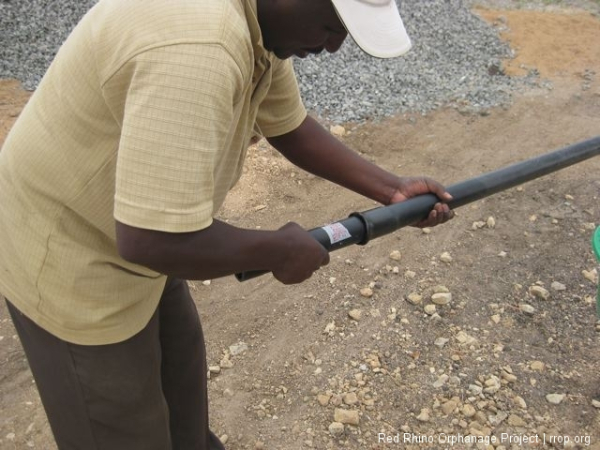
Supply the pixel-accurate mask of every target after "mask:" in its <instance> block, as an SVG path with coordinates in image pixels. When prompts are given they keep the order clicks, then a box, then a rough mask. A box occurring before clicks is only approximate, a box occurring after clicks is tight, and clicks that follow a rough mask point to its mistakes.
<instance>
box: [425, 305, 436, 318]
mask: <svg viewBox="0 0 600 450" xmlns="http://www.w3.org/2000/svg"><path fill="white" fill-rule="evenodd" d="M423 310H424V311H425V314H427V315H430V316H431V315H433V314H435V305H425V308H423Z"/></svg>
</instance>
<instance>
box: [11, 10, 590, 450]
mask: <svg viewBox="0 0 600 450" xmlns="http://www.w3.org/2000/svg"><path fill="white" fill-rule="evenodd" d="M477 14H480V15H481V16H482V17H484V18H485V19H486V20H488V21H489V22H490V23H493V24H494V25H495V26H497V27H498V29H499V32H500V33H501V35H502V36H503V38H505V39H506V40H507V41H508V42H510V44H511V46H512V48H513V49H514V50H515V51H516V57H515V59H514V60H511V61H507V62H506V65H505V71H506V72H507V73H509V74H511V75H513V76H521V75H523V74H524V73H526V72H527V71H529V70H532V69H537V70H538V71H539V73H540V87H539V88H536V89H531V90H529V91H527V92H523V93H521V94H519V95H516V96H515V98H514V102H513V104H512V105H511V106H510V107H506V108H497V109H492V110H489V111H485V112H482V113H481V114H466V113H464V112H463V113H461V112H459V111H457V110H454V109H444V110H438V111H436V112H433V113H431V114H429V115H426V116H420V115H399V116H397V117H393V118H390V119H389V120H385V121H383V122H381V123H377V124H363V125H360V126H358V125H353V124H342V125H344V127H345V130H346V134H345V135H344V136H342V139H343V140H345V141H346V142H347V143H348V144H349V145H351V146H352V147H353V148H355V149H356V150H357V151H359V152H360V153H362V154H363V155H364V156H365V157H367V158H369V159H371V160H373V161H375V162H377V163H378V164H380V165H382V166H384V167H386V168H387V169H389V170H393V171H395V172H396V173H399V174H403V175H428V176H431V177H434V178H436V179H438V180H440V181H441V182H443V183H446V184H453V183H455V182H459V181H462V180H465V179H468V178H471V177H474V176H477V175H479V174H481V173H484V172H487V171H490V170H494V169H496V168H500V167H503V166H506V165H509V164H512V163H515V162H518V161H521V160H524V159H527V158H531V157H534V156H536V155H539V154H543V153H546V152H549V151H551V150H554V149H557V148H560V147H564V146H566V145H569V144H572V143H575V142H578V141H581V140H585V139H588V138H591V137H594V136H596V135H598V134H600V126H599V124H600V45H599V43H600V20H599V18H598V17H597V16H594V15H592V14H590V13H589V12H586V11H583V10H580V9H572V8H571V9H569V10H561V9H560V8H552V10H551V11H539V10H537V11H533V10H502V11H496V10H489V9H478V10H477ZM547 82H549V83H547ZM27 98H28V93H26V92H24V91H22V90H21V89H20V88H19V85H18V83H17V82H13V81H1V82H0V133H2V136H0V142H1V141H2V139H3V136H4V133H6V131H7V130H8V129H9V128H10V125H11V124H12V122H13V121H14V119H15V118H16V117H17V116H18V114H19V112H20V110H21V108H22V105H23V103H24V102H25V101H26V99H27ZM599 170H600V158H594V159H591V160H588V161H587V162H583V163H580V164H578V165H576V166H573V167H571V168H568V169H564V170H561V171H559V172H556V173H555V174H551V175H547V176H545V177H543V178H540V179H537V180H534V181H531V182H529V183H526V184H524V185H522V186H520V187H518V188H513V189H511V190H508V191H505V192H502V193H500V194H496V195H494V196H491V197H488V198H486V199H483V200H480V201H478V202H475V203H472V204H470V205H467V206H464V207H462V208H460V209H458V210H457V211H456V212H457V217H456V218H455V219H454V220H453V221H452V222H451V223H448V224H446V225H444V226H441V227H436V228H434V229H431V230H419V229H415V228H406V229H403V230H400V231H398V232H397V233H395V234H394V235H390V236H386V237H384V238H380V239H378V240H375V241H372V242H371V243H370V244H369V245H368V246H365V247H358V246H356V247H352V248H347V249H344V250H340V251H339V252H336V253H333V254H332V260H331V264H330V265H329V266H328V267H327V268H323V269H322V270H320V271H319V272H318V273H317V274H316V275H315V276H314V277H313V278H312V279H310V280H309V281H307V282H306V283H303V284H302V285H298V286H292V287H286V286H282V285H280V284H278V283H277V282H276V281H275V280H274V279H273V278H272V277H270V276H265V277H261V278H258V279H255V280H251V281H248V282H245V283H238V282H237V281H236V280H235V279H233V277H232V278H227V279H219V280H212V281H210V282H208V281H207V282H194V283H191V286H192V290H193V293H194V296H195V299H196V300H197V305H198V310H199V313H200V315H201V318H202V321H203V326H204V332H205V335H206V340H207V345H208V355H209V365H210V366H212V367H211V372H212V373H211V380H210V382H209V383H210V401H211V411H212V418H211V421H212V427H213V429H214V430H215V432H216V433H217V434H218V435H219V436H222V438H223V440H224V441H225V442H226V443H227V445H226V446H227V448H228V449H231V450H238V449H282V450H283V449H286V450H294V449H312V448H314V449H338V448H351V449H384V448H403V449H404V448H406V449H412V448H414V449H417V448H419V449H424V448H427V449H444V448H453V449H463V448H480V449H491V448H497V449H500V450H502V449H517V448H591V449H596V450H598V449H600V409H599V408H600V385H599V383H598V378H599V375H598V369H599V367H600V351H599V350H598V345H599V344H600V327H599V326H598V325H597V317H596V313H595V296H596V284H597V282H598V280H597V279H598V274H597V262H596V261H595V259H594V256H593V253H592V251H591V246H590V238H591V235H592V233H593V230H594V229H595V228H596V226H598V225H599V224H600V203H599V196H600V177H599V176H598V172H599ZM375 206H376V205H375V204H374V203H373V202H371V201H369V200H365V199H363V198H360V197H359V196H357V195H355V194H352V193H348V192H346V191H344V190H342V189H341V188H338V187H335V186H333V185H330V184H328V183H327V182H325V181H322V180H319V179H317V178H315V177H313V176H310V175H307V174H305V173H302V172H301V171H299V170H297V169H295V168H294V167H293V166H291V165H290V164H289V163H287V162H286V161H285V160H284V159H283V158H282V157H280V156H278V155H277V154H275V153H274V152H273V151H272V150H271V149H270V148H268V146H267V145H266V144H265V143H260V144H258V145H257V146H255V147H253V148H252V149H251V150H250V152H249V157H248V163H247V167H246V171H245V173H244V176H243V178H242V180H241V181H240V183H239V185H238V186H237V187H236V188H235V190H234V192H233V193H232V195H231V196H230V198H229V199H228V201H227V203H226V205H225V207H224V209H223V211H222V213H221V218H223V219H226V220H228V221H229V222H230V223H232V224H235V225H238V226H244V227H262V228H274V227H279V226H281V225H283V224H285V223H286V222H288V221H290V220H294V221H296V222H298V223H300V224H301V225H303V226H305V227H307V228H312V227H315V226H320V225H323V224H325V223H328V222H332V221H335V220H337V219H341V218H344V217H346V216H347V215H348V214H349V213H350V212H352V211H361V210H365V209H369V208H372V207H375ZM440 292H441V293H443V292H449V293H450V294H451V299H449V297H450V296H445V295H443V294H442V295H437V296H436V297H435V298H436V302H437V303H444V302H446V301H448V300H449V302H448V303H446V304H436V305H435V312H433V311H432V309H433V308H432V307H431V306H430V305H432V304H434V303H433V301H432V295H433V294H434V293H440ZM426 310H427V312H426ZM0 362H1V365H0V448H1V449H7V450H9V449H26V448H38V449H48V450H53V449H55V448H56V447H55V445H54V444H53V441H52V437H51V433H50V431H49V428H48V425H47V422H46V419H45V415H44V412H43V408H42V406H41V404H40V401H39V398H38V396H37V392H36V389H35V385H34V382H33V380H32V377H31V374H30V372H29V370H28V367H27V363H26V361H25V358H24V355H23V353H22V350H21V347H20V344H19V342H18V339H17V338H16V336H15V332H14V329H13V328H12V325H11V323H10V321H9V320H8V318H7V314H6V310H5V307H4V305H3V304H2V306H0ZM340 423H345V424H342V425H340ZM490 445H491V447H489V446H490Z"/></svg>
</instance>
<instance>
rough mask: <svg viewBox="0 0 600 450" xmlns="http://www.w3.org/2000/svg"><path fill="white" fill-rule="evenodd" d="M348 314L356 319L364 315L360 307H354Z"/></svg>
mask: <svg viewBox="0 0 600 450" xmlns="http://www.w3.org/2000/svg"><path fill="white" fill-rule="evenodd" d="M348 316H349V317H350V318H351V319H352V320H355V321H357V322H358V321H359V320H360V318H361V317H362V311H361V310H360V309H353V310H352V311H350V312H349V313H348Z"/></svg>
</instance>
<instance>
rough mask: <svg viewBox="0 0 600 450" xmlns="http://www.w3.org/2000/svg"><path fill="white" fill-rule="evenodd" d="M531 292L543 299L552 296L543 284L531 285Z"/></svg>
mask: <svg viewBox="0 0 600 450" xmlns="http://www.w3.org/2000/svg"><path fill="white" fill-rule="evenodd" d="M529 294H530V295H533V296H534V297H537V298H541V299H542V300H548V298H549V297H550V292H548V291H547V290H546V289H544V288H543V287H541V286H531V287H530V288H529Z"/></svg>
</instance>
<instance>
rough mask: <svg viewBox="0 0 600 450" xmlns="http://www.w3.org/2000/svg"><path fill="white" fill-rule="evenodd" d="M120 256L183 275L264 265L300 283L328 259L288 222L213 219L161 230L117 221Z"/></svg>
mask: <svg viewBox="0 0 600 450" xmlns="http://www.w3.org/2000/svg"><path fill="white" fill-rule="evenodd" d="M116 227H117V228H116V230H117V247H118V251H119V254H120V256H121V257H122V258H123V259H125V260H126V261H129V262H132V263H135V264H140V265H143V266H145V267H149V268H150V269H152V270H155V271H157V272H159V273H163V274H166V275H169V276H173V277H178V278H183V279H187V280H209V279H213V278H218V277H222V276H226V275H232V274H235V273H239V272H243V271H247V270H268V271H270V272H273V275H274V276H275V278H277V279H278V280H279V281H281V282H282V283H284V284H292V283H300V282H302V281H304V280H306V279H307V278H309V277H310V276H311V275H312V274H313V272H314V271H316V270H318V269H319V268H320V267H321V266H323V265H326V264H328V263H329V254H328V253H327V251H326V250H325V248H324V247H323V246H322V245H321V244H319V243H318V242H317V241H315V240H314V239H313V238H312V237H311V236H310V234H308V232H306V231H305V230H304V229H302V228H301V227H300V226H298V225H296V224H294V223H288V224H287V225H285V226H283V227H281V228H280V229H279V230H275V231H259V230H246V229H241V228H236V227H233V226H231V225H228V224H226V223H224V222H221V221H218V220H214V221H213V223H212V224H211V225H210V226H209V227H208V228H205V229H203V230H201V231H194V232H189V233H165V232H161V231H154V230H145V229H141V228H136V227H131V226H129V225H125V224H123V223H120V222H117V226H116Z"/></svg>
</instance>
